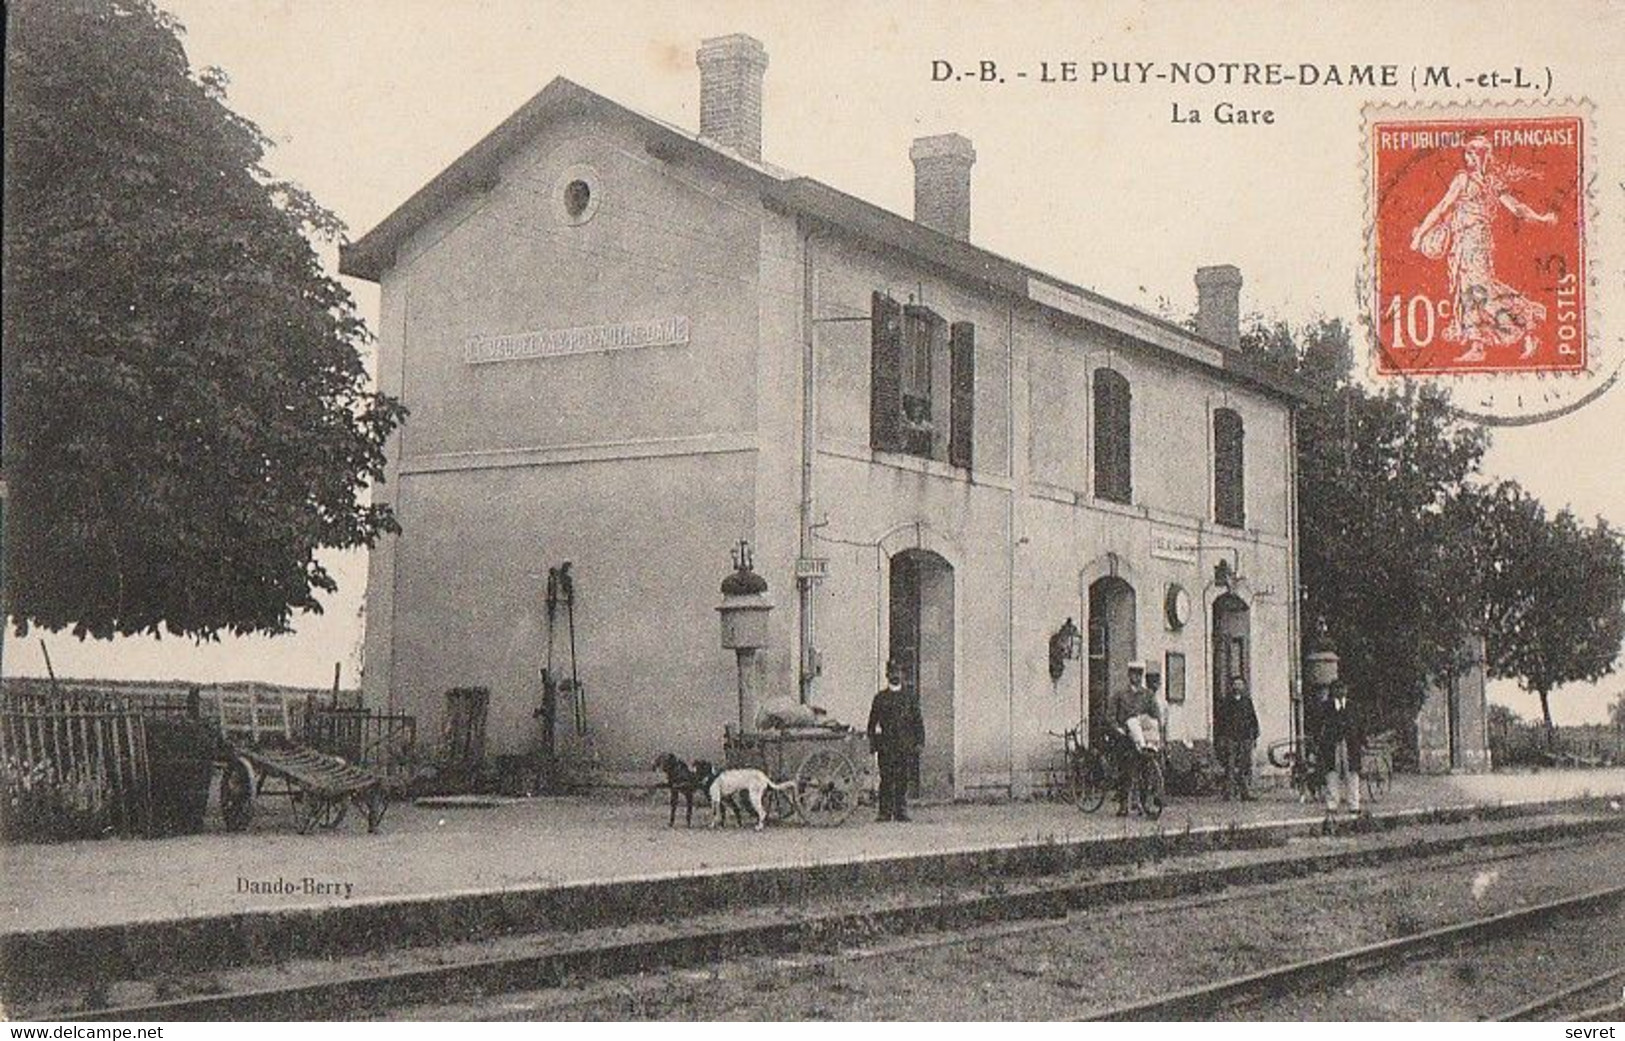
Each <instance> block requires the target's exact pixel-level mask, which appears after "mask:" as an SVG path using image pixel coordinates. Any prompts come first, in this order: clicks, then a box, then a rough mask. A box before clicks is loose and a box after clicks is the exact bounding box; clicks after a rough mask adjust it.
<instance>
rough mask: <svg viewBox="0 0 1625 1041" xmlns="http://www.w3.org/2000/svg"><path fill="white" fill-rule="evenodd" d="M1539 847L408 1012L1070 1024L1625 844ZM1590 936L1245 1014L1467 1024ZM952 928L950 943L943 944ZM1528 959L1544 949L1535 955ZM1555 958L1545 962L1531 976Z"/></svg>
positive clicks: (1577, 871) (1541, 940)
mask: <svg viewBox="0 0 1625 1041" xmlns="http://www.w3.org/2000/svg"><path fill="white" fill-rule="evenodd" d="M1522 853H1523V854H1524V855H1522V856H1509V855H1506V854H1499V855H1486V854H1485V853H1483V852H1479V853H1476V854H1461V855H1457V856H1454V857H1449V858H1443V859H1441V860H1439V861H1437V862H1427V863H1424V864H1413V865H1407V866H1406V867H1405V869H1404V870H1402V871H1392V872H1390V871H1385V870H1382V869H1362V870H1358V871H1350V872H1344V873H1340V874H1337V875H1333V876H1326V877H1322V878H1315V879H1309V880H1302V881H1296V882H1290V883H1282V884H1279V885H1275V886H1268V887H1263V888H1259V889H1247V890H1242V891H1237V892H1235V893H1231V894H1221V895H1219V896H1215V897H1212V898H1208V899H1205V900H1200V901H1194V902H1167V903H1150V904H1136V905H1132V906H1129V907H1125V908H1123V909H1121V910H1112V909H1099V910H1091V911H1088V912H1080V913H1075V914H1073V915H1071V916H1069V917H1068V918H1067V919H1065V920H1064V921H1061V922H1049V923H1020V924H1017V925H1015V926H994V927H988V928H985V929H981V930H976V931H973V932H972V933H968V934H958V935H956V936H953V937H947V938H942V937H939V938H935V939H913V940H903V941H896V942H890V943H883V944H879V945H877V946H875V947H873V948H869V949H864V950H857V951H848V952H844V953H843V954H841V955H834V956H804V957H795V958H771V959H746V960H741V961H738V962H732V963H727V964H723V965H719V966H714V967H696V968H694V969H689V970H673V971H665V972H658V973H646V974H643V975H640V976H637V977H632V978H624V979H619V980H612V981H605V982H602V983H594V984H589V985H586V986H583V987H579V988H566V989H559V990H550V991H538V992H533V993H527V994H510V995H502V996H497V997H492V998H490V999H487V1000H484V1001H479V1002H472V1003H468V1004H463V1005H454V1006H435V1007H431V1008H419V1009H413V1010H409V1011H406V1012H404V1013H402V1014H403V1015H404V1016H407V1017H409V1018H414V1019H418V1018H422V1019H442V1018H450V1019H459V1018H478V1019H534V1020H626V1019H638V1020H660V1019H678V1020H758V1019H771V1020H803V1019H807V1020H823V1019H838V1020H875V1019H878V1020H927V1021H929V1020H944V1019H947V1020H965V1019H971V1020H978V1019H998V1020H1053V1019H1067V1018H1073V1017H1076V1016H1078V1015H1080V1014H1082V1013H1083V1012H1085V1011H1086V1010H1089V1009H1095V1008H1103V1007H1109V1006H1112V1005H1116V1004H1121V1003H1125V1002H1130V1001H1136V1000H1143V999H1146V998H1149V997H1152V996H1155V995H1157V994H1161V993H1168V992H1170V991H1172V990H1176V989H1181V988H1184V987H1189V986H1195V985H1198V984H1201V983H1204V982H1208V981H1210V980H1214V979H1219V978H1223V977H1228V976H1234V975H1237V974H1241V973H1245V972H1250V971H1255V970H1259V969H1264V968H1268V967H1270V966H1273V965H1279V964H1284V963H1286V962H1288V961H1293V960H1297V959H1301V958H1307V957H1312V956H1315V955H1318V954H1327V953H1331V952H1333V951H1336V950H1340V949H1345V948H1347V947H1350V946H1355V945H1358V944H1364V943H1372V942H1376V941H1379V940H1383V939H1389V938H1392V937H1396V936H1401V935H1406V934H1410V933H1415V932H1418V931H1421V930H1425V929H1429V928H1433V927H1435V926H1439V925H1444V924H1448V923H1451V922H1456V921H1462V920H1466V919H1469V918H1474V917H1478V916H1481V915H1486V914H1493V913H1497V912H1500V911H1506V910H1512V909H1515V908H1518V907H1523V906H1528V905H1529V904H1534V903H1539V902H1542V901H1546V900H1552V899H1557V898H1559V897H1562V896H1570V895H1575V894H1578V893H1581V892H1586V891H1590V890H1592V889H1595V888H1598V887H1599V886H1600V885H1601V884H1603V883H1604V882H1605V881H1606V880H1609V879H1618V878H1619V877H1620V875H1621V874H1622V872H1625V844H1622V843H1620V842H1619V841H1618V839H1617V838H1614V837H1609V838H1604V839H1602V840H1600V841H1599V840H1588V841H1585V842H1582V843H1577V844H1573V845H1569V846H1564V847H1561V848H1553V849H1549V850H1534V851H1530V850H1524V851H1522ZM1582 925H1584V926H1585V928H1584V930H1583V931H1582V932H1580V933H1574V932H1571V931H1564V933H1563V934H1562V935H1561V936H1559V937H1548V936H1542V937H1536V938H1533V939H1528V940H1523V941H1507V942H1506V945H1505V949H1490V950H1485V951H1483V952H1481V953H1480V954H1479V956H1478V957H1477V958H1476V959H1473V958H1470V957H1464V958H1461V959H1442V960H1440V961H1439V962H1438V963H1437V964H1434V965H1431V966H1426V967H1419V969H1418V971H1421V972H1423V973H1424V976H1423V977H1422V978H1421V980H1420V981H1419V982H1415V983H1414V984H1413V982H1412V974H1411V970H1410V969H1409V968H1408V969H1407V970H1406V973H1404V974H1402V975H1399V976H1394V977H1381V978H1379V979H1378V980H1375V981H1372V982H1370V983H1366V982H1364V981H1362V982H1361V983H1358V984H1356V985H1354V987H1352V988H1350V989H1348V990H1347V991H1346V992H1334V993H1332V994H1330V995H1327V996H1315V997H1306V998H1304V999H1302V1000H1301V1001H1298V1002H1296V1003H1293V1004H1290V1005H1282V1006H1281V1007H1279V1008H1277V1007H1276V1006H1274V1005H1270V1006H1266V1007H1265V1008H1263V1009H1260V1010H1258V1011H1257V1012H1256V1014H1250V1013H1248V1012H1242V1013H1240V1014H1239V1015H1240V1017H1241V1018H1252V1019H1272V1020H1280V1019H1287V1020H1294V1019H1297V1020H1302V1019H1328V1018H1329V1019H1349V1018H1352V1019H1453V1018H1473V1017H1475V1016H1478V1015H1482V1014H1485V1013H1492V1012H1494V1011H1496V1010H1504V1009H1508V1008H1511V1007H1514V1006H1516V1005H1518V1004H1520V1003H1522V1002H1523V1001H1525V1000H1529V999H1531V998H1533V997H1535V996H1536V995H1537V993H1538V992H1540V991H1541V990H1542V989H1553V988H1555V986H1557V981H1558V980H1559V979H1579V978H1584V977H1585V976H1587V975H1591V974H1595V973H1598V972H1601V971H1602V970H1603V969H1604V968H1607V967H1608V966H1609V965H1613V964H1617V963H1618V961H1619V959H1620V957H1621V953H1622V951H1625V947H1621V946H1620V943H1621V939H1622V934H1621V931H1620V930H1621V929H1622V928H1625V923H1622V922H1621V921H1620V920H1618V918H1617V917H1610V918H1609V920H1608V921H1606V922H1597V923H1582ZM945 939H946V940H947V941H949V942H944V941H945ZM1526 958H1540V959H1544V960H1542V961H1539V962H1538V963H1536V962H1530V961H1527V960H1524V959H1526ZM1536 964H1538V965H1539V966H1540V968H1541V971H1540V972H1538V973H1537V972H1535V971H1532V969H1533V966H1535V965H1536Z"/></svg>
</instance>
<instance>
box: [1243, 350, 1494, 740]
mask: <svg viewBox="0 0 1625 1041" xmlns="http://www.w3.org/2000/svg"><path fill="white" fill-rule="evenodd" d="M1242 348H1243V349H1244V350H1246V351H1248V352H1251V353H1253V354H1255V355H1259V356H1262V357H1264V358H1266V359H1268V360H1269V361H1271V362H1272V363H1274V364H1276V365H1279V366H1282V367H1285V368H1287V369H1288V370H1290V371H1294V372H1296V373H1297V374H1298V375H1299V376H1300V377H1301V378H1303V379H1305V380H1307V381H1308V382H1309V383H1310V384H1311V385H1312V386H1313V387H1314V388H1315V389H1316V390H1318V391H1319V395H1320V396H1319V400H1318V401H1317V402H1316V403H1315V404H1313V405H1309V406H1307V407H1305V408H1303V409H1301V410H1300V411H1299V414H1298V496H1299V509H1298V515H1299V520H1298V536H1299V548H1300V562H1301V566H1300V572H1301V577H1302V583H1303V597H1304V599H1303V604H1302V611H1303V617H1304V619H1305V621H1306V623H1308V626H1307V627H1306V628H1308V629H1309V631H1311V632H1313V631H1314V625H1315V623H1316V622H1317V621H1324V623H1325V624H1326V627H1327V633H1328V635H1330V636H1331V638H1332V640H1333V641H1334V643H1335V644H1336V646H1337V650H1338V653H1339V655H1340V656H1341V658H1342V665H1343V671H1344V673H1345V675H1346V676H1347V677H1348V679H1349V682H1350V685H1351V686H1352V687H1353V688H1354V689H1355V691H1356V692H1357V693H1358V695H1359V697H1360V698H1361V699H1362V700H1363V701H1364V702H1365V704H1366V706H1367V710H1368V711H1371V712H1373V713H1374V714H1375V718H1374V719H1373V720H1372V722H1373V724H1374V729H1380V728H1383V727H1388V726H1406V725H1409V724H1410V723H1411V722H1412V721H1414V719H1415V717H1416V712H1417V710H1418V708H1419V707H1420V706H1421V702H1422V697H1423V694H1424V692H1425V691H1426V689H1427V685H1428V681H1429V679H1430V677H1435V676H1440V675H1443V674H1444V673H1445V672H1447V671H1448V670H1449V669H1451V668H1452V667H1453V666H1455V665H1457V664H1459V663H1458V661H1457V658H1458V656H1459V654H1460V653H1461V648H1462V646H1463V639H1464V637H1465V636H1467V634H1468V633H1470V632H1471V631H1472V627H1471V617H1470V614H1469V608H1468V604H1467V603H1465V602H1458V599H1457V598H1458V592H1457V588H1456V583H1457V581H1458V576H1457V575H1456V574H1455V573H1454V570H1453V568H1452V567H1450V566H1448V565H1450V563H1451V558H1450V556H1449V555H1448V554H1442V553H1441V552H1440V547H1441V546H1442V545H1444V544H1446V543H1447V542H1449V541H1450V530H1451V528H1450V517H1449V516H1448V515H1447V514H1448V510H1447V507H1448V505H1449V504H1450V503H1451V502H1452V501H1454V500H1455V498H1456V497H1457V496H1458V495H1460V494H1461V491H1462V489H1463V488H1465V487H1466V486H1467V482H1468V480H1469V478H1470V477H1471V476H1472V475H1473V474H1474V473H1475V472H1476V471H1477V468H1478V465H1479V461H1480V460H1481V459H1482V457H1483V454H1484V451H1485V448H1486V447H1487V440H1486V438H1485V437H1484V435H1483V433H1482V431H1481V430H1480V429H1479V428H1478V427H1477V426H1475V425H1473V424H1470V423H1467V422H1464V421H1462V420H1460V419H1458V418H1457V416H1456V415H1455V414H1454V413H1453V412H1451V410H1450V408H1449V402H1448V399H1447V398H1446V396H1445V395H1444V394H1442V393H1440V392H1438V391H1437V390H1434V389H1431V388H1422V389H1420V390H1402V389H1397V388H1390V389H1385V390H1381V391H1372V390H1368V389H1366V388H1365V387H1363V386H1361V385H1360V384H1359V383H1358V382H1356V381H1355V380H1354V379H1353V349H1352V346H1351V343H1350V339H1349V331H1348V328H1347V327H1346V326H1344V325H1343V324H1342V323H1341V322H1338V321H1323V322H1319V323H1315V324H1312V325H1310V326H1308V327H1306V328H1303V329H1301V330H1292V329H1289V328H1288V327H1287V326H1286V325H1285V323H1278V324H1276V325H1274V326H1269V327H1257V328H1254V329H1253V330H1251V331H1250V332H1249V333H1248V334H1247V336H1245V337H1244V338H1243V343H1242Z"/></svg>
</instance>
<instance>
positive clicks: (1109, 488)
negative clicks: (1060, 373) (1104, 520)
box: [1095, 369, 1134, 503]
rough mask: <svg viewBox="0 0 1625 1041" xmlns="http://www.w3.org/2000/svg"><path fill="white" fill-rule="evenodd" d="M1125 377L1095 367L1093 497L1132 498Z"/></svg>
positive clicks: (1128, 401)
mask: <svg viewBox="0 0 1625 1041" xmlns="http://www.w3.org/2000/svg"><path fill="white" fill-rule="evenodd" d="M1131 401H1132V395H1131V394H1130V391H1129V385H1128V380H1127V379H1125V378H1124V377H1123V375H1122V374H1121V373H1119V372H1116V371H1114V370H1112V369H1097V370H1095V497H1096V498H1098V499H1109V500H1111V501H1112V502H1122V503H1129V502H1133V501H1134V480H1133V455H1132V446H1131V441H1130V438H1131V434H1132V431H1131V429H1130V422H1131V420H1130V417H1131V407H1130V403H1131Z"/></svg>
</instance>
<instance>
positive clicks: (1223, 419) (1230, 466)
mask: <svg viewBox="0 0 1625 1041" xmlns="http://www.w3.org/2000/svg"><path fill="white" fill-rule="evenodd" d="M1245 452H1246V431H1245V430H1244V429H1243V427H1242V423H1241V415H1240V414H1239V413H1237V412H1236V411H1235V410H1233V409H1228V408H1221V409H1216V410H1215V411H1214V413H1213V519H1214V520H1215V521H1216V522H1218V523H1219V524H1223V525H1225V526H1226V527H1230V528H1245V527H1246V526H1247V496H1246V482H1245V472H1244V466H1245Z"/></svg>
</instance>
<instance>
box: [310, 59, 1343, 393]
mask: <svg viewBox="0 0 1625 1041" xmlns="http://www.w3.org/2000/svg"><path fill="white" fill-rule="evenodd" d="M586 113H593V114H597V115H601V116H606V117H608V118H611V119H615V120H618V121H624V122H629V123H631V124H633V125H635V126H637V127H638V128H639V129H641V130H643V131H645V132H647V133H649V134H650V135H651V141H652V143H653V145H654V146H655V147H658V148H660V149H662V150H665V151H666V152H668V153H669V154H670V155H671V156H672V157H673V158H677V157H685V158H690V159H698V160H702V161H705V162H709V163H715V164H717V165H719V166H720V167H721V168H723V169H725V170H726V171H728V172H729V173H731V174H733V175H735V176H741V177H744V178H746V179H747V180H748V181H750V182H751V183H752V185H753V187H754V188H755V189H756V190H758V191H759V192H760V193H761V195H762V197H763V199H764V200H766V201H768V202H770V203H772V204H775V205H777V206H778V207H779V208H781V209H783V210H785V211H787V212H790V213H794V214H798V215H801V216H804V217H808V218H811V219H813V220H816V221H820V222H823V223H825V224H828V225H831V226H833V227H835V228H838V229H841V230H843V231H846V232H848V233H850V234H852V235H854V236H856V237H858V238H860V239H865V240H868V241H870V242H872V243H874V244H876V245H878V246H881V247H883V248H887V249H893V250H897V251H900V252H902V253H905V254H908V255H909V256H910V257H912V258H914V259H916V260H918V261H921V262H923V263H925V264H927V265H929V266H931V267H934V268H937V269H940V270H942V271H944V272H946V273H948V274H950V275H953V276H957V277H958V278H960V279H964V280H968V281H971V282H975V283H979V284H982V285H985V286H987V287H989V288H992V289H995V290H997V291H1000V292H1002V293H1004V294H1006V295H1012V296H1015V297H1017V298H1019V299H1023V300H1027V301H1030V302H1031V303H1033V304H1035V305H1036V306H1037V307H1038V308H1039V309H1040V310H1042V311H1044V312H1046V313H1048V314H1050V315H1052V316H1058V317H1061V318H1062V320H1064V321H1079V320H1081V321H1084V322H1087V323H1090V324H1092V325H1096V326H1101V327H1104V328H1106V329H1108V330H1110V331H1112V332H1115V333H1118V334H1119V335H1122V336H1126V337H1128V338H1129V339H1131V340H1134V341H1135V342H1138V343H1141V344H1145V345H1148V346H1150V347H1151V348H1153V349H1158V350H1160V351H1161V352H1163V353H1166V354H1172V355H1176V356H1179V357H1183V358H1185V359H1187V360H1189V361H1195V362H1197V363H1198V364H1200V365H1202V366H1204V367H1206V368H1211V369H1217V370H1219V371H1221V372H1224V373H1226V374H1228V375H1230V376H1232V377H1233V378H1235V379H1237V380H1239V381H1241V382H1243V383H1246V384H1249V385H1251V386H1253V387H1255V388H1257V389H1260V390H1264V391H1267V392H1270V393H1272V394H1274V395H1277V396H1280V397H1285V398H1287V399H1289V400H1290V401H1292V402H1294V403H1306V402H1310V401H1313V400H1314V399H1315V395H1314V392H1313V391H1312V390H1311V389H1310V387H1309V385H1308V384H1307V383H1305V382H1304V381H1303V380H1300V379H1298V378H1297V377H1296V376H1294V375H1292V374H1290V373H1286V372H1282V371H1280V370H1279V369H1277V368H1275V367H1274V366H1272V365H1268V364H1264V363H1261V362H1259V361H1258V360H1256V359H1253V358H1249V357H1247V356H1246V355H1244V354H1242V353H1241V352H1239V351H1236V350H1232V349H1227V348H1225V347H1224V346H1222V345H1220V344H1218V343H1215V342H1213V341H1212V340H1209V339H1207V338H1205V337H1203V336H1200V335H1198V334H1197V333H1195V332H1192V331H1191V330H1189V329H1185V328H1183V327H1182V326H1179V325H1176V324H1174V323H1172V322H1169V321H1166V320H1165V319H1162V318H1158V317H1156V316H1154V315H1150V314H1147V313H1145V312H1143V311H1141V310H1139V309H1138V308H1134V307H1130V306H1129V305H1127V304H1123V303H1119V302H1118V301H1116V300H1112V299H1110V298H1108V297H1104V296H1101V295H1100V294H1098V293H1096V292H1094V291H1092V290H1089V289H1085V288H1083V287H1081V286H1077V285H1074V284H1072V283H1070V282H1067V281H1065V280H1063V279H1059V278H1055V277H1054V276H1051V275H1047V274H1044V273H1043V272H1041V271H1038V270H1036V269H1034V268H1030V267H1028V266H1026V265H1025V264H1021V263H1018V262H1017V261H1013V260H1010V259H1007V258H1005V257H1002V256H1000V255H998V254H996V253H993V252H992V251H990V250H986V249H983V248H982V247H980V246H976V245H973V244H971V243H969V242H966V241H963V240H961V239H956V238H953V237H952V236H949V235H944V234H943V233H941V232H939V231H937V230H935V229H933V228H928V227H926V226H925V225H923V224H920V223H918V222H916V221H912V220H909V219H908V218H906V217H902V216H899V215H898V214H895V213H892V212H891V211H890V210H886V209H882V208H881V207H879V206H875V205H874V204H872V203H868V202H865V201H863V200H862V199H859V198H857V197H856V196H853V195H848V194H847V193H845V192H842V191H839V190H837V189H835V188H832V187H830V186H829V185H827V184H824V183H823V182H822V181H818V180H814V179H813V178H810V177H802V176H798V175H796V174H792V173H790V172H789V171H786V170H782V169H780V168H778V167H775V166H773V165H772V164H769V163H764V162H759V161H755V160H751V159H749V158H746V157H744V156H741V155H739V154H738V153H736V152H733V151H732V150H730V149H727V148H724V147H722V146H720V145H718V144H717V143H715V142H713V141H710V140H709V139H707V138H704V137H701V136H699V135H698V134H694V133H692V132H690V131H687V130H684V129H682V128H680V127H677V126H673V125H672V124H670V123H666V122H664V121H663V120H659V119H656V118H654V117H652V116H647V115H644V114H643V113H641V112H637V111H635V110H633V109H630V108H627V107H626V106H625V105H622V104H620V103H619V102H616V101H612V100H610V99H609V98H606V97H604V96H603V95H602V94H599V93H597V92H596V91H592V90H588V89H587V88H586V87H583V86H581V85H580V84H578V83H575V82H573V81H571V80H568V79H565V78H564V77H562V76H560V77H557V78H555V79H554V80H553V81H552V82H551V83H549V84H548V85H547V86H546V87H544V88H542V90H541V91H539V92H538V93H537V94H536V95H535V96H534V97H532V98H531V99H530V100H529V101H527V102H525V104H523V105H522V106H520V107H519V109H518V110H517V111H515V112H514V113H513V115H511V116H509V117H508V118H507V119H505V120H503V121H502V122H501V123H500V124H498V125H497V127H496V128H495V129H494V130H492V131H491V132H490V133H489V134H486V135H485V137H483V138H481V139H480V140H479V141H478V142H477V143H476V144H475V145H474V146H473V147H472V148H470V149H469V150H468V151H466V152H464V153H463V154H462V155H461V156H459V157H458V158H457V159H456V161H454V162H453V163H452V164H451V165H450V166H448V167H446V168H445V169H444V170H442V171H441V172H440V173H439V174H437V175H436V176H435V177H434V179H432V180H431V181H429V183H428V184H426V185H424V186H423V187H422V188H420V189H418V191H417V192H415V193H413V195H412V197H411V198H409V199H407V200H406V201H405V202H404V203H402V204H401V205H400V206H399V207H397V208H396V209H395V211H394V212H393V213H391V214H390V215H389V216H387V217H385V218H384V219H383V221H381V222H380V223H379V224H378V225H377V227H375V228H373V229H372V230H371V231H369V232H367V233H366V234H365V235H363V236H362V237H361V238H360V239H359V240H357V241H356V242H353V243H348V244H345V245H343V246H341V247H340V249H339V272H340V273H341V274H345V275H350V276H352V277H354V278H363V279H366V280H368V281H372V282H376V281H378V280H379V278H380V277H381V276H382V275H383V273H384V272H385V271H386V270H388V269H389V268H390V267H391V266H392V265H393V264H394V262H395V254H396V250H398V249H399V248H400V246H401V245H402V244H403V243H404V242H406V240H407V239H408V238H409V237H410V236H411V235H412V233H413V232H415V231H416V230H417V229H418V228H420V227H421V226H422V225H423V224H425V223H427V222H428V221H430V220H432V219H433V218H434V217H435V216H437V215H438V214H439V213H440V212H441V211H442V210H444V209H445V208H446V207H447V206H449V205H450V204H451V203H453V202H455V201H456V200H457V199H459V198H462V197H463V196H465V195H467V194H469V193H471V192H480V191H485V190H488V189H489V188H490V187H491V186H492V185H493V184H494V183H495V181H496V178H497V175H498V171H499V169H500V167H501V164H502V162H503V161H504V160H505V159H507V158H508V157H509V156H511V155H513V154H514V153H515V152H516V151H518V150H519V149H520V148H522V147H523V146H524V145H525V144H527V143H528V142H529V141H530V140H531V139H532V138H533V137H534V136H535V135H536V134H537V133H539V132H540V130H541V128H542V127H543V125H544V124H546V123H548V122H550V121H553V120H555V119H558V118H562V117H565V116H569V115H573V114H586Z"/></svg>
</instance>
